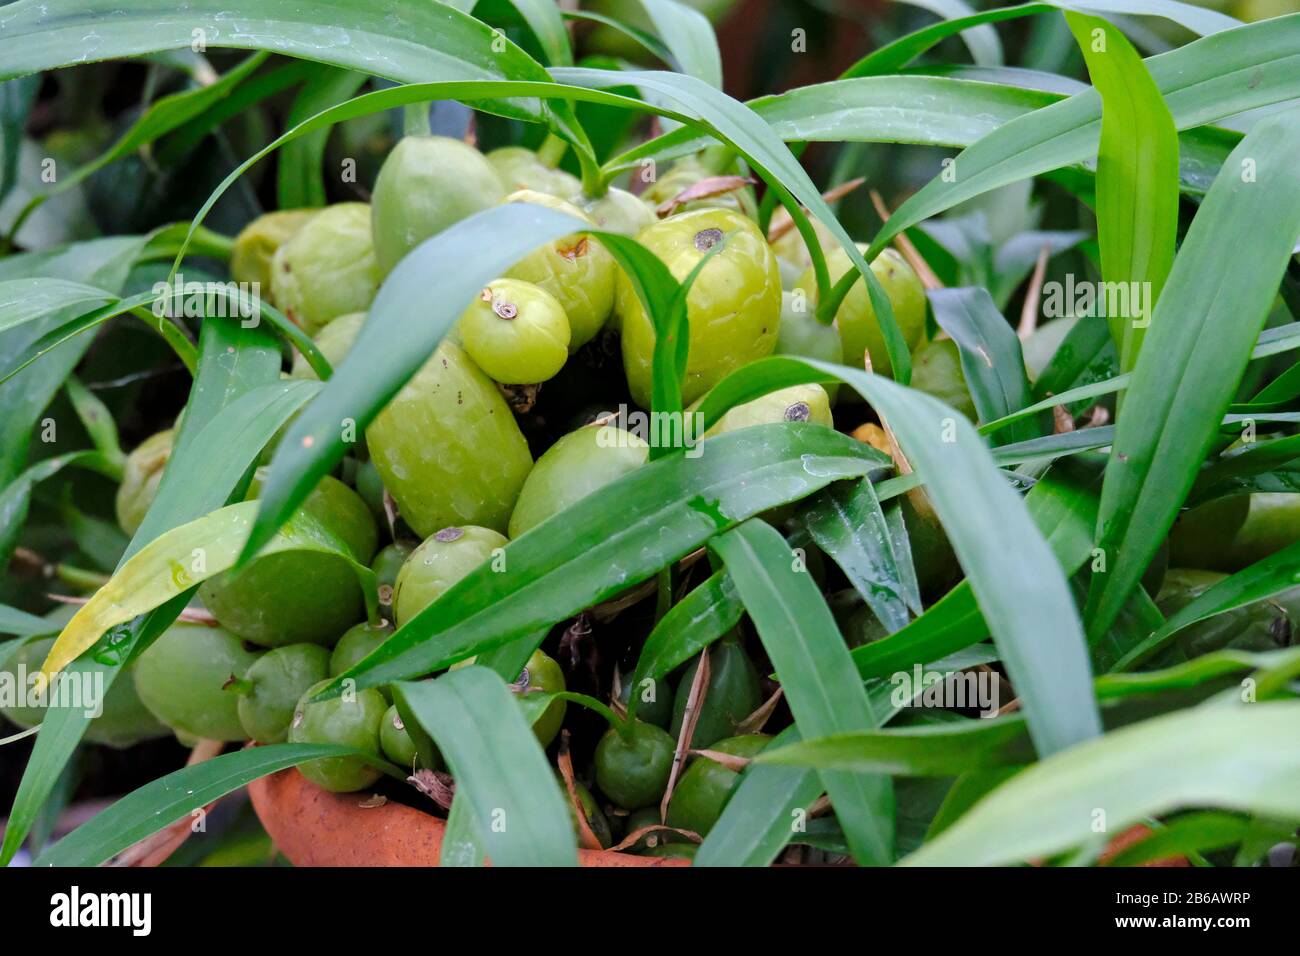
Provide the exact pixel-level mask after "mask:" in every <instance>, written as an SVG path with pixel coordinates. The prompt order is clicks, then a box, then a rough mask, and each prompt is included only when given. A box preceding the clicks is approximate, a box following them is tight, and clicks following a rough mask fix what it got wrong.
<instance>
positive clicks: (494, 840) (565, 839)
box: [393, 666, 578, 866]
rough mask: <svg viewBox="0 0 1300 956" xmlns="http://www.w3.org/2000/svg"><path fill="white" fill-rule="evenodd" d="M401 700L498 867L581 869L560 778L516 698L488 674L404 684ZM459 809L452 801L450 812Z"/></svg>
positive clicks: (397, 693) (463, 672)
mask: <svg viewBox="0 0 1300 956" xmlns="http://www.w3.org/2000/svg"><path fill="white" fill-rule="evenodd" d="M393 696H394V697H396V698H398V699H399V700H401V701H402V702H403V703H404V704H405V705H406V708H407V709H408V710H409V712H410V713H411V715H412V716H413V717H414V718H415V720H416V721H417V722H418V723H419V725H420V726H421V727H423V728H424V729H425V730H426V731H427V732H428V733H429V735H430V736H431V737H433V739H434V742H435V743H437V745H438V748H439V749H440V750H441V751H442V753H443V755H444V756H445V757H446V758H447V762H448V764H449V765H450V766H451V770H452V773H453V774H454V775H455V778H456V800H457V801H459V800H467V801H468V802H469V804H470V809H472V811H473V818H474V822H475V823H477V825H478V839H479V842H480V844H481V845H482V847H483V849H484V850H486V852H487V855H488V858H489V859H490V860H491V862H492V865H493V866H576V865H577V863H578V851H577V837H576V836H575V835H574V831H573V823H572V822H571V820H570V811H569V807H568V804H567V803H566V801H565V799H564V797H563V795H562V794H561V792H560V786H559V784H558V783H557V782H556V778H555V773H554V771H552V770H551V765H550V764H549V763H548V762H547V760H546V755H545V754H544V753H543V752H542V748H541V746H540V745H539V744H538V742H537V737H536V736H534V734H533V731H532V728H530V727H529V726H528V722H527V721H526V720H524V716H523V713H522V712H521V711H520V709H519V707H518V706H517V705H516V703H515V700H514V697H513V695H512V694H511V693H510V691H509V689H508V688H507V687H506V685H505V683H504V682H503V681H502V680H501V678H500V677H498V676H497V675H496V674H494V673H492V672H491V671H489V670H488V669H486V668H484V667H474V666H471V667H464V668H460V669H458V670H454V671H449V672H448V673H446V674H444V675H443V676H442V677H439V678H438V679H437V680H432V681H422V682H420V683H418V684H412V683H405V682H399V683H397V684H394V685H393ZM454 804H455V801H453V805H454Z"/></svg>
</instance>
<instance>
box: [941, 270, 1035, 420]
mask: <svg viewBox="0 0 1300 956" xmlns="http://www.w3.org/2000/svg"><path fill="white" fill-rule="evenodd" d="M929 299H930V305H931V306H932V307H933V309H934V320H935V321H936V322H938V323H939V327H940V328H941V329H943V330H944V331H945V332H947V333H948V334H949V335H950V336H952V340H953V341H954V342H956V343H957V349H958V352H959V354H960V356H961V369H962V373H963V375H964V376H965V379H966V387H967V388H968V389H970V393H971V398H973V399H974V401H975V408H976V410H977V411H978V412H979V418H980V422H981V423H984V422H990V421H994V420H996V419H999V418H1002V417H1004V416H1006V415H1010V414H1011V413H1012V412H1015V411H1019V410H1020V409H1022V408H1024V407H1025V406H1026V405H1028V404H1029V402H1030V394H1029V379H1028V377H1027V376H1026V374H1025V357H1024V355H1023V353H1022V352H1021V351H1020V339H1019V338H1018V337H1017V336H1016V333H1015V331H1014V330H1013V329H1012V328H1011V326H1010V325H1009V324H1008V323H1007V320H1006V318H1005V317H1004V316H1003V315H1002V313H1001V312H999V311H998V307H997V306H996V305H994V304H993V298H992V297H991V296H990V295H989V293H988V290H986V289H982V288H978V287H976V288H966V289H935V290H933V291H931V292H930V293H929ZM1038 434H1039V431H1038V429H1036V428H1035V427H1034V426H1033V422H1032V421H1022V422H1020V423H1019V424H1018V425H1016V426H1015V427H1014V430H1010V429H1009V430H1008V434H1007V436H1006V438H1007V440H1009V441H1026V440H1028V439H1031V438H1034V437H1036V436H1037V435H1038Z"/></svg>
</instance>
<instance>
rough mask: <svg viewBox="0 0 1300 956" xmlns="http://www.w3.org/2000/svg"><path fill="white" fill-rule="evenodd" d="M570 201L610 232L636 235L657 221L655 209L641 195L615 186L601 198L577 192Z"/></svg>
mask: <svg viewBox="0 0 1300 956" xmlns="http://www.w3.org/2000/svg"><path fill="white" fill-rule="evenodd" d="M570 201H571V202H572V203H573V204H574V205H575V206H577V207H578V208H579V209H581V210H582V211H583V212H584V213H586V214H587V215H588V216H590V217H591V221H592V222H594V223H595V224H596V225H597V226H599V227H600V228H601V229H604V230H606V231H608V232H617V233H622V234H623V235H625V236H635V235H636V234H637V233H638V232H640V231H641V230H642V229H644V228H645V227H646V226H648V225H650V224H651V223H652V222H654V221H655V214H654V211H653V210H651V208H650V207H649V206H648V205H646V204H645V203H644V202H643V201H642V200H641V198H640V197H638V196H634V195H632V194H631V193H630V192H628V191H627V190H625V189H618V188H617V187H614V186H611V187H610V188H609V190H608V191H607V192H606V193H605V195H603V196H601V197H600V198H599V199H592V198H591V197H589V196H580V195H576V194H575V195H574V196H573V198H572V199H571V200H570Z"/></svg>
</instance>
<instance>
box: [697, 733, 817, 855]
mask: <svg viewBox="0 0 1300 956" xmlns="http://www.w3.org/2000/svg"><path fill="white" fill-rule="evenodd" d="M798 739H799V729H798V727H796V726H790V727H787V728H786V729H785V730H783V731H781V733H779V734H777V736H776V739H774V740H773V741H772V743H771V744H770V745H769V746H771V747H783V746H785V745H786V744H790V743H794V742H796V741H797V740H798ZM822 789H823V787H822V781H821V776H820V775H819V774H818V773H817V771H815V770H807V769H804V768H802V767H782V766H777V765H774V764H750V765H749V766H747V767H746V768H745V769H744V771H743V772H742V773H741V776H740V783H739V785H738V786H737V787H736V791H735V793H733V794H732V795H731V797H730V798H729V799H728V800H727V805H726V806H725V807H723V809H722V816H720V817H718V822H717V823H715V824H714V825H713V829H712V830H710V831H709V835H708V836H707V837H705V838H704V842H703V843H701V844H700V849H699V851H698V852H697V853H696V854H695V860H694V863H693V864H692V865H694V866H767V865H768V864H770V863H771V862H772V861H773V860H775V859H776V857H777V854H779V853H780V852H781V850H782V849H784V848H785V846H786V844H788V843H790V842H791V840H792V839H794V838H796V837H797V836H798V835H799V833H800V832H803V831H804V830H806V828H807V825H808V823H809V822H810V821H809V820H808V818H807V814H806V813H804V812H803V811H806V810H807V809H808V806H809V805H810V804H811V803H812V802H813V801H814V800H816V799H817V797H818V795H819V794H820V793H821V792H822ZM801 827H802V828H803V829H802V830H801Z"/></svg>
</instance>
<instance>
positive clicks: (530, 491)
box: [510, 425, 650, 538]
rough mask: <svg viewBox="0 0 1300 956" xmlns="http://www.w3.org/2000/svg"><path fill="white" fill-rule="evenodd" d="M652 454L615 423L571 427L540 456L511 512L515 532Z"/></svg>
mask: <svg viewBox="0 0 1300 956" xmlns="http://www.w3.org/2000/svg"><path fill="white" fill-rule="evenodd" d="M649 454H650V450H649V446H648V445H647V444H646V443H645V442H644V441H642V440H641V439H640V438H638V437H637V436H636V435H633V434H632V433H630V432H627V431H624V430H623V429H621V428H615V427H614V426H612V425H599V426H595V427H583V428H579V429H578V430H577V431H573V432H570V433H569V434H567V435H565V436H564V437H563V438H561V439H560V440H559V441H557V442H556V443H555V444H554V445H552V446H551V447H550V448H548V449H547V450H546V452H545V453H544V454H543V455H542V457H541V458H539V459H537V464H536V465H534V466H533V470H532V473H531V474H530V475H529V476H528V479H527V480H526V481H525V482H524V487H523V489H522V490H521V491H520V492H519V500H518V501H517V502H516V503H515V509H514V513H513V514H511V515H510V537H512V538H517V537H519V536H520V535H521V534H523V533H524V532H526V531H528V530H530V529H531V528H535V527H537V525H539V524H541V523H542V522H543V521H545V520H546V519H547V518H549V517H551V516H552V515H555V514H559V513H560V512H561V511H563V510H564V509H565V508H568V507H570V506H571V505H573V504H576V503H577V502H579V501H581V500H582V499H583V498H585V497H587V495H589V494H592V493H593V492H595V491H598V490H599V489H601V488H603V487H605V486H606V485H608V484H609V483H610V482H611V481H614V480H615V479H616V478H621V477H622V476H623V475H626V474H627V473H628V472H630V471H633V470H634V469H636V468H639V467H641V466H642V465H644V464H645V463H646V460H647V459H648V457H649Z"/></svg>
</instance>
